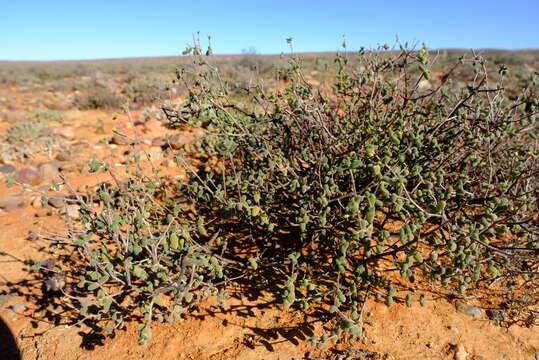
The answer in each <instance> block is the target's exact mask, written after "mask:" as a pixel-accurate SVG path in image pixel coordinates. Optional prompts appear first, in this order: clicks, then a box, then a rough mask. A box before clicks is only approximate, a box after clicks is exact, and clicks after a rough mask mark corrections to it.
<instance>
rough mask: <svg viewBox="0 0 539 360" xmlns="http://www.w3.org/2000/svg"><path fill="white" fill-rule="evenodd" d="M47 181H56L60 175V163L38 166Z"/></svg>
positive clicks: (46, 163) (51, 162) (52, 162)
mask: <svg viewBox="0 0 539 360" xmlns="http://www.w3.org/2000/svg"><path fill="white" fill-rule="evenodd" d="M37 168H38V169H39V170H40V171H41V174H42V175H43V177H44V178H45V179H54V178H55V177H56V176H58V174H59V168H58V163H57V162H56V161H48V162H44V163H41V164H39V165H38V166H37Z"/></svg>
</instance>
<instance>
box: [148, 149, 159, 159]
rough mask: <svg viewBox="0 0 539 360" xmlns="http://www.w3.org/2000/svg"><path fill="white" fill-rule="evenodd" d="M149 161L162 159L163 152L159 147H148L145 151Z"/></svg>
mask: <svg viewBox="0 0 539 360" xmlns="http://www.w3.org/2000/svg"><path fill="white" fill-rule="evenodd" d="M146 153H147V154H148V157H149V158H150V160H151V161H158V160H161V159H163V152H162V151H161V149H150V150H148V151H146Z"/></svg>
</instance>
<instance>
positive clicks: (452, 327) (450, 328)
mask: <svg viewBox="0 0 539 360" xmlns="http://www.w3.org/2000/svg"><path fill="white" fill-rule="evenodd" d="M447 329H448V330H449V331H452V332H454V333H456V334H458V333H459V329H458V328H457V327H455V326H448V327H447Z"/></svg>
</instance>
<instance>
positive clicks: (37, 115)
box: [29, 109, 67, 123]
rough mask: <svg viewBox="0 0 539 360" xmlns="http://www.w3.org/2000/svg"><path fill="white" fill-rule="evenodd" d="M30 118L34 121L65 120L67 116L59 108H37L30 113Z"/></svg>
mask: <svg viewBox="0 0 539 360" xmlns="http://www.w3.org/2000/svg"><path fill="white" fill-rule="evenodd" d="M29 118H30V120H32V121H36V120H37V121H45V122H59V123H61V122H64V121H66V120H67V117H66V115H65V114H64V113H62V112H60V111H57V110H49V109H45V110H37V111H34V112H33V113H31V114H30V116H29Z"/></svg>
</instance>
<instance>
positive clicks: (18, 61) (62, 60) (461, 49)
mask: <svg viewBox="0 0 539 360" xmlns="http://www.w3.org/2000/svg"><path fill="white" fill-rule="evenodd" d="M444 50H445V51H472V50H475V51H507V52H519V51H539V48H519V49H507V48H464V47H462V48H460V47H455V48H451V47H449V48H435V49H429V51H444ZM358 51H359V49H358V50H339V51H337V50H333V51H301V52H292V53H291V52H286V53H285V52H280V53H222V54H212V55H210V56H214V57H220V56H253V55H257V56H281V55H291V54H294V55H308V54H328V53H342V52H347V53H357V52H358ZM367 51H372V49H371V50H367ZM380 51H384V52H393V51H399V50H398V49H390V50H380ZM193 56H195V55H182V54H178V55H156V56H153V55H148V56H125V57H102V58H100V57H97V58H81V59H49V60H43V59H32V60H9V59H0V63H8V62H10V63H32V62H35V63H47V62H70V61H72V62H86V61H87V62H90V61H111V60H137V59H138V60H142V59H167V58H190V57H193ZM202 56H205V55H202Z"/></svg>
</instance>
